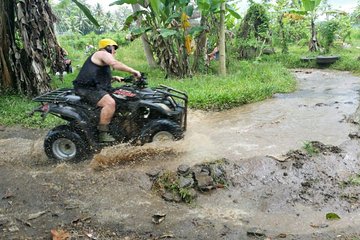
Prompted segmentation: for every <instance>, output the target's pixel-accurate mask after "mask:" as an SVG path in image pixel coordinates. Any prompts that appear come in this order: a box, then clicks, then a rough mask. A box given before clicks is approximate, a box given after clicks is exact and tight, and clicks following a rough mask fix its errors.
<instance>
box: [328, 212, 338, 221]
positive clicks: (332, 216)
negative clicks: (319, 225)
mask: <svg viewBox="0 0 360 240" xmlns="http://www.w3.org/2000/svg"><path fill="white" fill-rule="evenodd" d="M326 219H327V220H339V219H340V217H339V215H337V214H336V213H327V214H326Z"/></svg>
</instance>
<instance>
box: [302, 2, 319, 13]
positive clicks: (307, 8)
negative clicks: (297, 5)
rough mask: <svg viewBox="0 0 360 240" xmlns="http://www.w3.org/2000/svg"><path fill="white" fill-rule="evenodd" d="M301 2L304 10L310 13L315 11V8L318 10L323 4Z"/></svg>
mask: <svg viewBox="0 0 360 240" xmlns="http://www.w3.org/2000/svg"><path fill="white" fill-rule="evenodd" d="M301 1H302V6H303V10H305V11H309V12H312V11H314V10H315V8H317V7H318V6H319V5H320V3H321V0H301Z"/></svg>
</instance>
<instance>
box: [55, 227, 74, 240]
mask: <svg viewBox="0 0 360 240" xmlns="http://www.w3.org/2000/svg"><path fill="white" fill-rule="evenodd" d="M51 235H52V240H67V239H69V238H70V233H68V232H66V231H64V230H55V229H52V230H51Z"/></svg>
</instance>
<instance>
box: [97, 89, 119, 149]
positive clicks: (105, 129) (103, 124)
mask: <svg viewBox="0 0 360 240" xmlns="http://www.w3.org/2000/svg"><path fill="white" fill-rule="evenodd" d="M97 105H98V106H99V107H101V112H100V121H99V125H98V130H99V131H100V133H99V140H100V141H101V142H113V141H115V138H113V137H112V136H111V135H110V133H109V123H110V122H111V119H112V117H113V115H114V112H115V100H114V99H113V98H112V97H111V96H110V95H109V94H106V95H105V96H103V97H102V98H101V99H100V101H99V102H98V103H97Z"/></svg>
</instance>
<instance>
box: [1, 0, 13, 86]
mask: <svg viewBox="0 0 360 240" xmlns="http://www.w3.org/2000/svg"><path fill="white" fill-rule="evenodd" d="M14 4H15V2H14V1H0V13H1V15H0V72H1V74H0V89H1V90H5V89H6V90H13V89H14V88H15V86H16V84H15V81H14V80H15V74H14V72H13V71H12V67H11V66H12V62H11V61H10V58H9V56H10V46H11V40H13V39H14V36H15V33H14V31H13V29H14V12H15V5H14Z"/></svg>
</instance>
